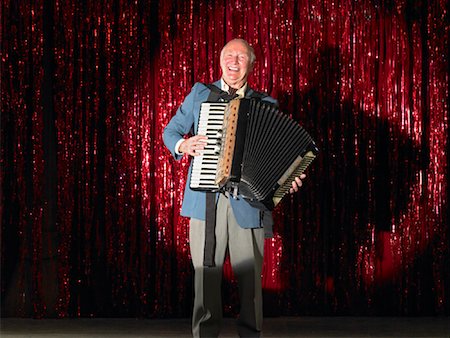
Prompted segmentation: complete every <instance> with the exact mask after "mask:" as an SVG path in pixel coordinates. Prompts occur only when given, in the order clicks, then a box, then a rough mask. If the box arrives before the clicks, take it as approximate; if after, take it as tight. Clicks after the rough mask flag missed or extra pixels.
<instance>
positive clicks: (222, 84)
mask: <svg viewBox="0 0 450 338" xmlns="http://www.w3.org/2000/svg"><path fill="white" fill-rule="evenodd" d="M220 89H222V90H223V91H226V92H228V89H230V86H229V85H227V84H226V83H225V81H224V80H223V79H220ZM246 90H247V82H246V83H245V84H244V85H243V86H242V87H241V88H239V89H238V90H237V91H236V94H237V95H238V97H239V98H243V97H245V91H246Z"/></svg>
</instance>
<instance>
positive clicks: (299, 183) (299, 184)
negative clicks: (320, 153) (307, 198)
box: [295, 177, 303, 188]
mask: <svg viewBox="0 0 450 338" xmlns="http://www.w3.org/2000/svg"><path fill="white" fill-rule="evenodd" d="M295 182H296V183H297V185H298V187H299V188H300V187H301V186H302V184H303V182H302V180H301V179H300V178H299V177H296V178H295Z"/></svg>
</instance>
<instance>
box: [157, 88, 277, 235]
mask: <svg viewBox="0 0 450 338" xmlns="http://www.w3.org/2000/svg"><path fill="white" fill-rule="evenodd" d="M214 85H215V86H217V87H218V88H220V81H217V82H215V83H214ZM209 93H210V89H209V88H208V87H206V86H205V85H204V84H202V83H199V82H197V83H196V84H195V85H194V87H192V90H191V92H190V93H189V95H188V96H186V98H185V100H184V102H183V103H182V104H181V106H180V107H179V108H178V110H177V112H176V114H175V115H174V116H173V117H172V119H171V120H170V122H169V123H168V124H167V126H166V127H165V128H164V133H163V140H164V144H165V145H166V147H167V148H168V149H169V150H170V152H171V153H172V155H173V156H174V157H175V159H177V160H180V159H181V158H182V156H180V155H177V154H176V153H175V145H176V144H177V142H178V141H179V140H180V139H181V138H183V136H184V135H186V134H189V133H192V134H194V133H196V131H197V126H198V119H199V114H200V105H201V103H202V102H204V101H206V100H207V99H208V96H209ZM252 93H253V90H252V89H250V88H247V92H246V93H245V97H250V96H251V95H252ZM263 100H265V101H268V102H272V103H277V101H276V100H275V99H273V98H272V97H270V96H267V97H265V98H263ZM191 170H192V161H191V166H190V167H189V173H188V179H187V182H186V188H185V191H184V199H183V205H182V207H181V215H182V216H185V217H193V218H197V219H200V220H204V219H205V205H206V197H205V193H204V192H201V191H194V190H191V189H190V176H191ZM230 203H231V207H232V209H233V213H234V216H235V217H236V221H237V222H238V224H239V225H240V226H241V227H242V228H260V227H263V226H264V228H265V233H266V236H267V237H270V236H272V224H273V220H272V213H271V212H267V211H266V212H263V211H260V210H259V209H257V208H254V207H252V206H251V205H250V204H249V203H247V202H246V201H245V200H244V199H243V198H240V197H239V196H238V198H237V199H234V198H230Z"/></svg>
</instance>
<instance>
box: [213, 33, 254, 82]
mask: <svg viewBox="0 0 450 338" xmlns="http://www.w3.org/2000/svg"><path fill="white" fill-rule="evenodd" d="M220 67H221V68H222V78H223V79H224V81H225V82H226V83H227V84H228V85H229V86H230V87H233V88H237V89H239V88H240V87H242V86H243V85H244V84H245V82H247V77H248V74H249V73H250V71H251V70H252V65H251V63H250V51H249V50H248V49H247V46H245V45H244V44H243V43H242V42H239V41H231V42H229V43H228V44H227V45H226V46H225V48H224V49H223V51H222V54H221V57H220Z"/></svg>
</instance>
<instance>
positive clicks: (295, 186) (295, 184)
mask: <svg viewBox="0 0 450 338" xmlns="http://www.w3.org/2000/svg"><path fill="white" fill-rule="evenodd" d="M291 189H293V190H294V191H298V186H297V183H296V182H295V181H292V188H291Z"/></svg>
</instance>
